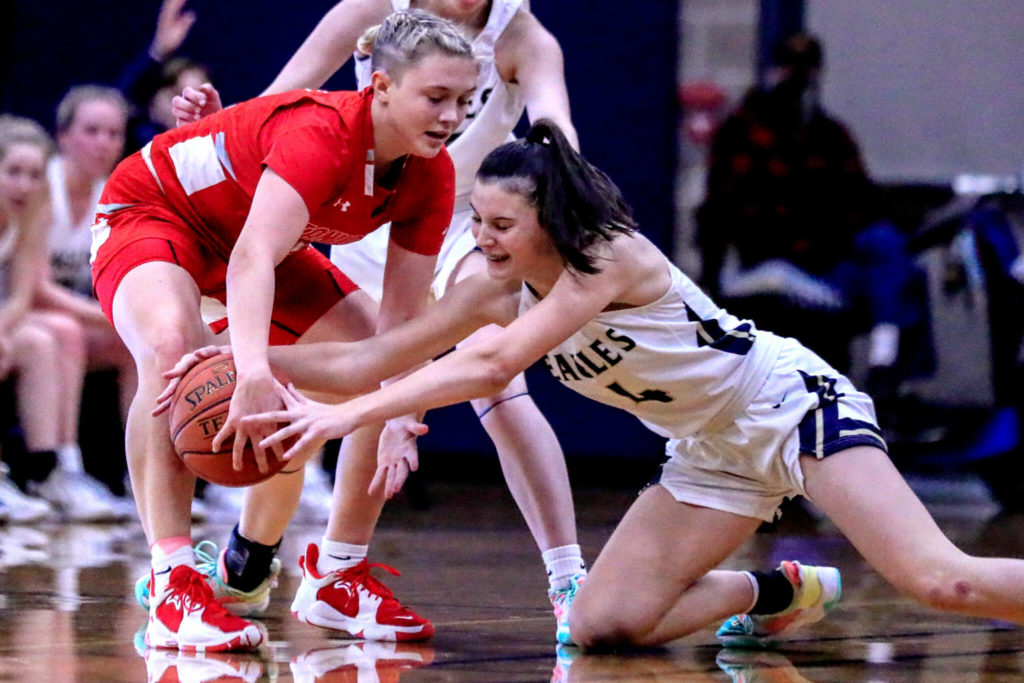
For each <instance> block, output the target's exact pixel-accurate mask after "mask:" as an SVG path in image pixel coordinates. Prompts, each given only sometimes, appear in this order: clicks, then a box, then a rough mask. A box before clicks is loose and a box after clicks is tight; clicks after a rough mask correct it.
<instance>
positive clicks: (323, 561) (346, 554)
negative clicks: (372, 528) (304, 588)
mask: <svg viewBox="0 0 1024 683" xmlns="http://www.w3.org/2000/svg"><path fill="white" fill-rule="evenodd" d="M369 550H370V546H368V545H355V544H354V543H342V542H341V541H332V540H330V539H328V538H326V537H325V538H324V539H323V540H322V541H321V542H320V557H319V558H317V561H316V570H317V571H318V572H320V573H321V574H327V573H328V572H333V571H334V570H335V569H348V568H349V567H354V566H356V565H357V564H359V563H360V562H362V561H363V560H365V559H366V553H367V552H369Z"/></svg>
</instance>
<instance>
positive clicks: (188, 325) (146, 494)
mask: <svg viewBox="0 0 1024 683" xmlns="http://www.w3.org/2000/svg"><path fill="white" fill-rule="evenodd" d="M112 307H113V318H114V326H115V328H116V329H117V331H118V334H120V336H121V339H123V340H124V342H125V345H126V346H127V347H128V349H129V351H130V352H131V354H132V357H133V358H134V359H135V364H136V367H137V369H138V375H139V386H138V390H137V392H136V394H135V399H134V401H133V402H132V406H131V409H130V410H129V413H128V424H127V429H126V445H127V451H128V466H129V472H130V474H131V480H132V490H133V491H134V493H135V500H136V502H137V505H138V508H139V517H140V519H141V521H142V526H143V529H144V530H145V532H146V538H147V540H148V541H149V544H150V551H151V554H152V567H153V569H152V572H151V573H150V581H149V596H148V602H149V622H148V624H147V628H146V643H147V644H148V645H150V646H153V647H165V648H176V649H183V650H203V651H216V650H222V649H237V648H248V647H255V646H256V645H258V644H259V643H260V642H261V641H262V639H263V635H262V633H261V631H260V629H259V628H258V627H257V626H256V625H255V624H252V623H251V622H248V621H245V620H244V619H240V618H238V617H236V616H234V615H232V614H230V613H229V612H228V611H227V610H226V609H225V608H224V606H223V604H222V603H221V602H219V601H217V600H216V599H215V596H214V594H213V591H212V590H211V589H210V587H209V586H208V585H207V584H206V582H205V581H204V579H203V577H202V575H201V574H200V573H199V572H197V571H196V567H195V564H196V563H195V558H194V557H193V551H192V542H191V503H192V493H193V490H194V488H195V477H194V476H193V475H192V474H191V473H190V472H189V471H188V470H187V469H186V468H185V466H184V464H183V463H182V462H181V460H180V459H179V458H178V456H177V455H176V454H175V453H174V448H173V445H172V444H171V439H170V434H169V433H168V424H167V419H168V418H167V415H166V414H163V415H161V416H159V417H153V415H152V414H151V411H152V410H153V407H154V405H155V401H156V397H157V396H158V395H159V394H160V392H161V391H163V388H164V386H165V385H166V381H165V380H164V379H163V377H162V374H163V372H164V371H166V370H167V369H169V368H171V367H173V366H174V364H175V363H177V361H178V360H180V359H181V356H182V355H184V354H185V353H187V352H189V351H192V350H193V349H195V348H197V347H199V346H202V345H203V344H204V342H206V341H208V340H209V339H210V337H212V335H211V334H209V331H208V328H206V327H205V326H204V325H203V323H202V319H201V318H200V315H199V290H198V288H197V287H196V284H195V282H194V281H193V280H192V277H191V276H190V275H189V274H188V273H187V272H186V271H185V270H184V269H182V268H180V267H178V266H176V265H173V264H170V263H164V262H149V263H144V264H142V265H140V266H137V267H136V268H134V269H133V270H131V271H130V272H129V273H128V274H127V275H126V276H125V277H124V279H123V280H122V281H121V284H120V285H119V286H118V289H117V292H116V294H115V295H114V300H113V305H112Z"/></svg>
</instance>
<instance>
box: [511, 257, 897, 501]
mask: <svg viewBox="0 0 1024 683" xmlns="http://www.w3.org/2000/svg"><path fill="white" fill-rule="evenodd" d="M665 264H666V267H667V268H668V269H669V270H670V272H671V275H672V284H671V286H670V287H669V289H668V291H667V292H666V293H665V294H664V295H663V296H662V297H661V298H660V299H658V300H657V301H655V302H652V303H650V304H647V305H646V306H638V307H633V308H627V309H623V310H616V311H606V312H603V313H601V314H600V315H598V316H597V317H595V318H594V319H593V320H591V321H590V322H589V323H587V324H586V325H585V326H584V327H583V328H582V329H581V330H580V331H579V332H577V333H575V334H574V335H572V336H571V337H570V338H569V339H567V340H566V341H565V342H563V343H562V344H561V345H559V346H558V348H556V349H554V350H552V351H550V352H548V353H547V354H546V356H545V358H544V363H545V365H547V366H548V369H549V370H550V371H551V373H552V374H553V375H554V376H555V378H556V379H558V380H559V381H560V382H562V384H564V385H565V386H567V387H569V388H570V389H572V390H574V391H576V392H578V393H580V394H583V395H584V396H587V397H589V398H592V399H594V400H595V401H599V402H600V403H605V404H608V405H611V406H615V407H617V408H622V409H623V410H625V411H627V412H629V413H631V414H632V415H635V416H636V417H637V418H639V419H640V421H641V422H643V423H644V425H646V426H647V427H648V428H649V429H651V430H652V431H654V432H655V433H657V434H659V435H661V436H664V437H666V438H667V439H668V440H669V441H668V444H667V455H668V458H669V459H668V462H666V463H665V465H664V466H663V468H662V474H661V479H660V482H661V484H662V485H664V486H665V487H666V488H667V489H668V490H669V491H670V492H671V493H672V495H673V496H675V498H676V499H677V500H680V501H683V502H687V503H691V504H694V505H701V506H704V507H709V508H713V509H717V510H725V511H727V512H732V513H735V514H739V515H745V516H748V517H756V518H759V519H764V520H771V519H772V518H773V517H774V515H775V511H776V510H777V509H778V506H779V505H780V504H781V503H782V500H783V498H786V497H793V496H795V495H798V494H800V495H806V494H805V492H804V490H803V473H802V471H801V469H800V463H799V455H800V454H801V453H810V454H813V455H816V456H817V457H819V458H821V457H825V456H828V455H830V454H832V453H835V452H837V451H839V450H842V449H845V448H850V447H852V446H856V445H871V446H875V447H879V448H883V449H884V448H885V447H886V446H885V441H884V440H883V439H882V436H881V433H880V431H879V429H878V426H877V424H876V421H875V412H874V406H873V404H872V402H871V399H870V398H869V397H868V396H867V395H866V394H864V393H861V392H859V391H857V390H856V389H855V388H854V387H853V385H852V384H851V383H850V382H849V380H847V379H846V378H845V377H843V375H841V374H840V373H839V372H838V371H836V370H835V369H833V368H832V367H830V366H829V365H828V364H826V363H825V362H824V361H823V360H821V359H820V358H819V357H818V356H817V355H816V354H814V353H813V352H811V351H809V350H808V349H806V348H804V347H803V346H801V345H800V343H799V342H797V341H796V340H795V339H789V338H783V337H779V336H776V335H774V334H772V333H771V332H765V331H760V330H756V329H755V328H754V326H753V323H751V322H750V321H746V320H739V319H738V318H736V317H735V316H732V315H730V314H728V313H727V312H726V311H725V310H723V309H721V308H719V307H718V306H717V305H716V304H715V303H714V302H713V301H711V299H709V298H708V297H707V295H705V294H704V293H703V292H702V291H701V290H700V288H698V287H697V286H696V285H695V284H694V283H693V282H692V281H691V280H690V279H689V278H688V277H686V275H684V274H683V273H682V272H681V271H680V270H679V269H678V268H676V267H675V266H674V265H673V264H671V263H670V262H669V261H668V259H665ZM537 303H538V299H537V297H536V295H535V294H534V293H533V292H532V291H531V290H530V289H529V287H528V286H526V285H524V286H523V292H522V299H521V301H520V306H519V312H520V314H522V313H524V312H526V311H527V310H529V309H530V308H532V307H533V306H535V305H536V304H537ZM581 428H585V425H582V426H581Z"/></svg>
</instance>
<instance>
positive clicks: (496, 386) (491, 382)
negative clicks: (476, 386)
mask: <svg viewBox="0 0 1024 683" xmlns="http://www.w3.org/2000/svg"><path fill="white" fill-rule="evenodd" d="M481 352H482V353H481V354H480V355H481V363H480V373H479V382H480V387H481V390H482V391H483V392H485V393H482V394H481V396H493V395H494V394H497V393H498V392H500V391H501V390H503V389H504V388H505V387H507V386H508V385H509V382H511V381H512V380H513V379H515V378H516V376H517V375H518V374H519V373H520V372H522V369H521V368H519V367H518V365H516V364H515V363H514V362H512V361H511V360H509V359H508V358H504V357H502V355H501V353H500V352H488V351H486V350H483V349H481Z"/></svg>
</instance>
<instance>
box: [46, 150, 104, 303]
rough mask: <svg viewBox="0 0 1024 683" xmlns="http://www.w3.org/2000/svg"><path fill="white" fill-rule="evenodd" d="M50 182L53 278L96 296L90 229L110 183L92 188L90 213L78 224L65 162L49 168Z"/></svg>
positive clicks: (99, 182)
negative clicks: (75, 218) (95, 209)
mask: <svg viewBox="0 0 1024 683" xmlns="http://www.w3.org/2000/svg"><path fill="white" fill-rule="evenodd" d="M46 180H47V181H48V182H49V184H50V205H51V206H52V208H53V224H52V225H51V226H50V263H51V267H52V269H53V277H54V279H55V280H56V281H57V282H59V283H60V284H62V285H64V286H65V287H70V288H71V289H73V290H75V291H76V292H79V293H80V294H86V295H89V294H91V293H92V268H91V266H90V264H89V253H90V249H91V248H92V233H91V232H90V230H89V229H90V228H91V227H92V224H93V219H94V218H95V217H96V215H95V212H94V211H93V208H95V206H96V205H97V204H99V201H100V195H101V194H102V193H103V185H104V184H105V183H106V179H103V180H97V181H96V182H95V183H94V184H93V187H92V199H91V201H90V206H91V207H93V208H90V209H89V211H87V212H86V213H85V215H84V216H82V219H81V220H80V221H78V222H77V223H76V222H74V218H73V217H72V215H71V198H70V197H69V196H68V189H67V188H68V186H67V180H66V177H65V171H64V160H63V159H61V158H60V156H58V155H55V156H54V157H53V158H52V159H50V163H49V165H48V166H47V167H46Z"/></svg>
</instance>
